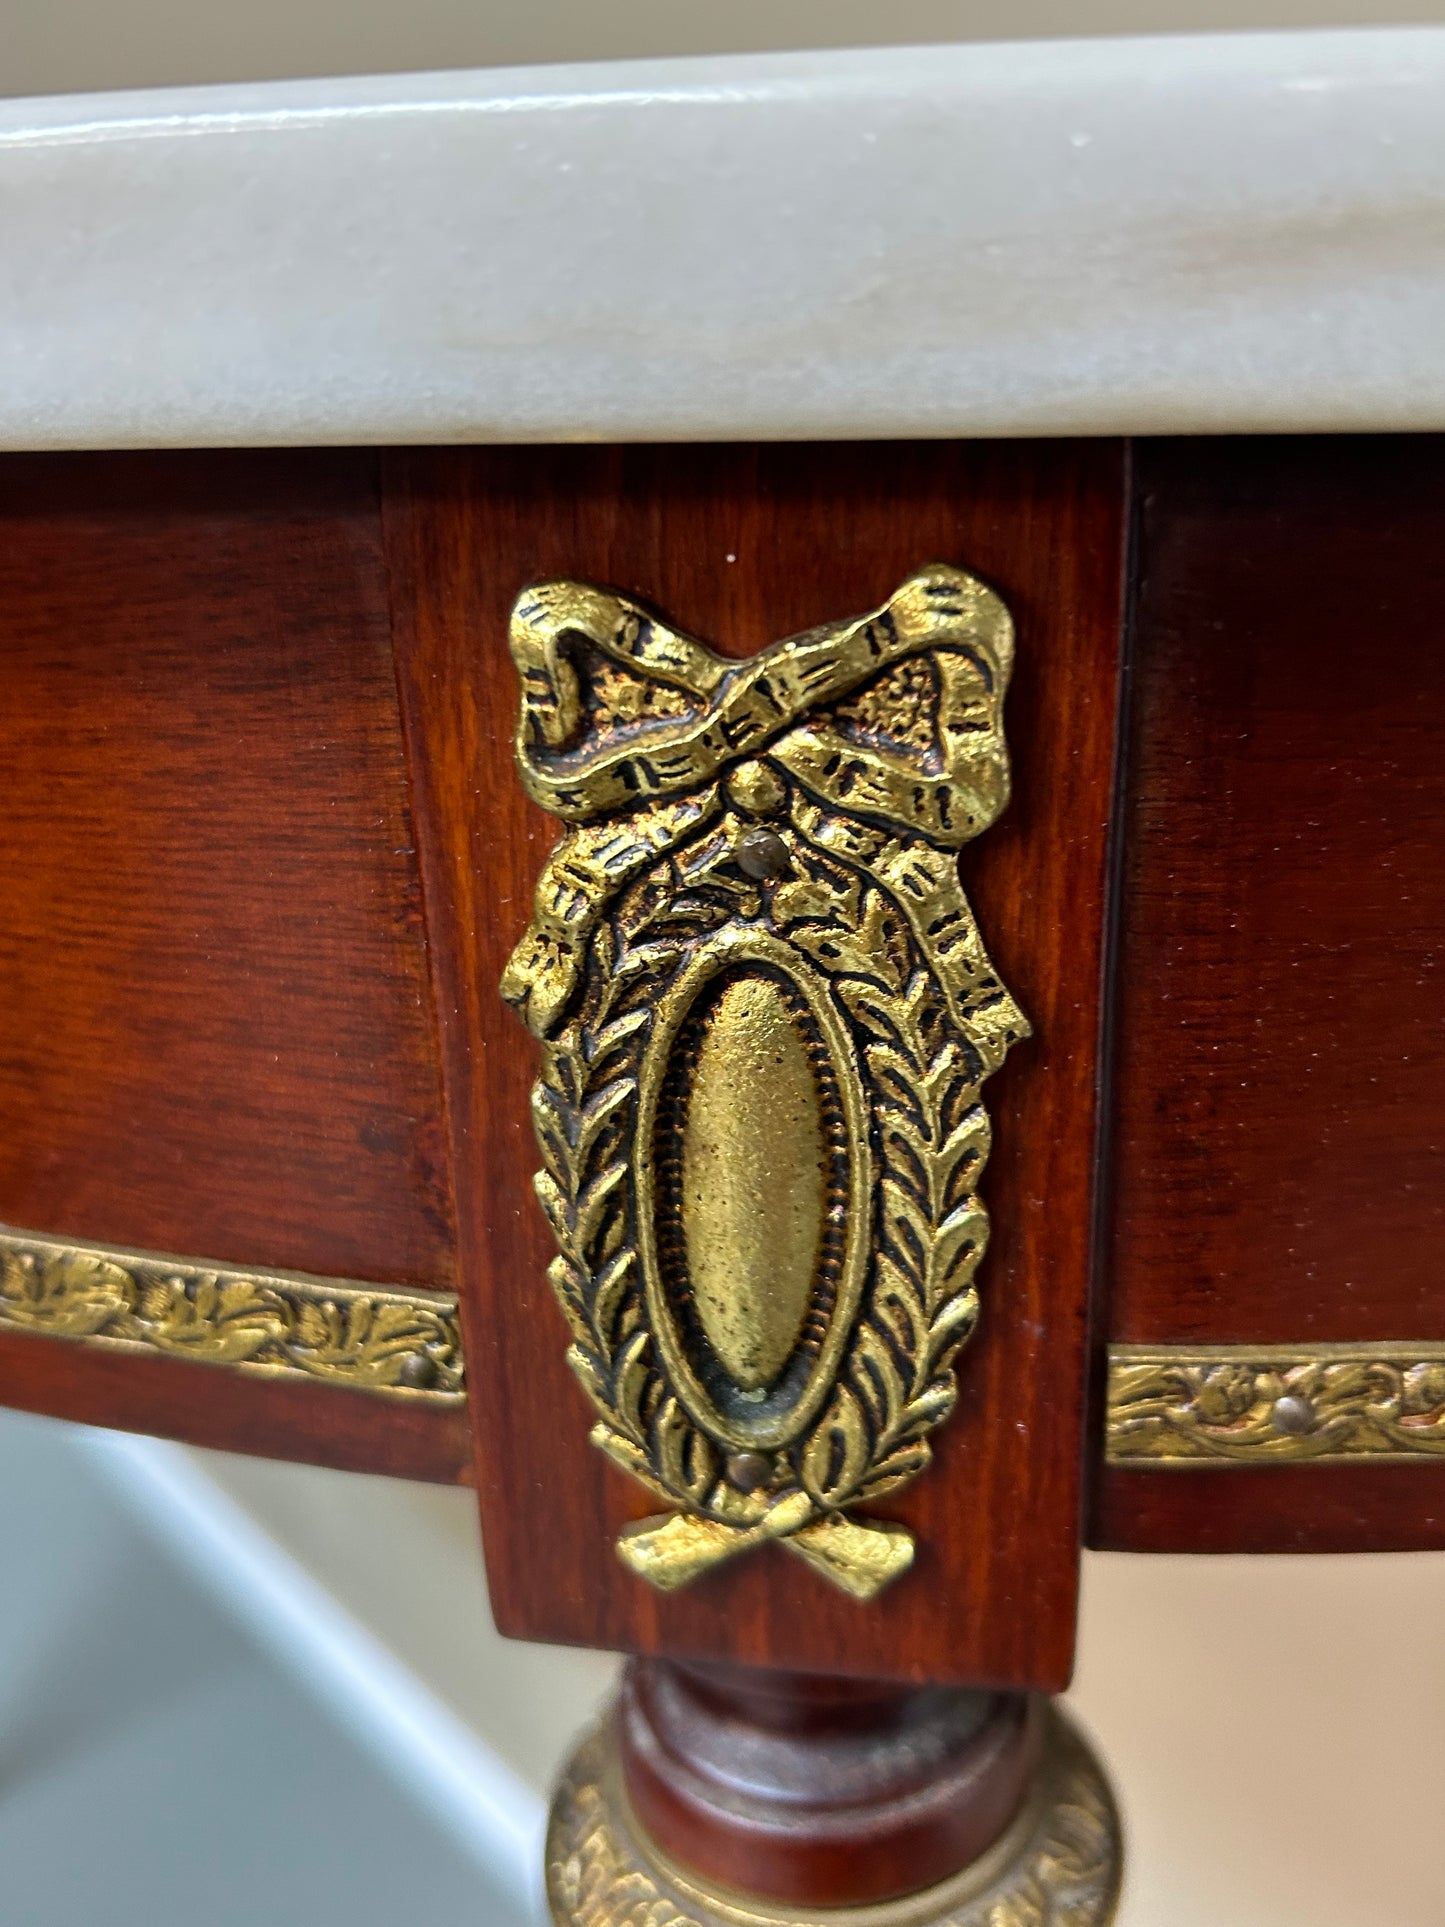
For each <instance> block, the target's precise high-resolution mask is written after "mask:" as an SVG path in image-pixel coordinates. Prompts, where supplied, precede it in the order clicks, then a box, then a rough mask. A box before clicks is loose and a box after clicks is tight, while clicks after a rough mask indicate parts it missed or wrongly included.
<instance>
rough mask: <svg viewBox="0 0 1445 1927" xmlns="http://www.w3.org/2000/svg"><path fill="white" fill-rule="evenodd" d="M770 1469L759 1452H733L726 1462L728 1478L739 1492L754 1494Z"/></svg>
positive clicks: (765, 1480)
mask: <svg viewBox="0 0 1445 1927" xmlns="http://www.w3.org/2000/svg"><path fill="white" fill-rule="evenodd" d="M772 1469H773V1468H772V1466H771V1465H770V1464H769V1463H768V1461H767V1460H766V1459H765V1458H764V1457H763V1455H762V1453H761V1452H734V1453H733V1455H732V1457H731V1458H730V1459H729V1460H728V1478H729V1479H730V1480H731V1481H732V1483H733V1484H734V1485H735V1486H736V1487H737V1489H738V1491H739V1492H756V1491H757V1489H758V1487H759V1486H760V1485H766V1483H767V1479H768V1474H769V1473H770V1472H771V1471H772Z"/></svg>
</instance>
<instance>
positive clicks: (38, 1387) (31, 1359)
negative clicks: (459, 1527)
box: [0, 1332, 472, 1485]
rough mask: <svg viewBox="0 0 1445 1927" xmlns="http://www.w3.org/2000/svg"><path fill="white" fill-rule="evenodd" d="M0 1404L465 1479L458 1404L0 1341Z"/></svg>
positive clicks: (23, 1338) (264, 1453) (231, 1448)
mask: <svg viewBox="0 0 1445 1927" xmlns="http://www.w3.org/2000/svg"><path fill="white" fill-rule="evenodd" d="M0 1405H12V1406H15V1407H16V1408H17V1409H18V1410H20V1411H23V1412H44V1413H46V1414H47V1415H48V1416H49V1417H51V1418H68V1419H75V1420H77V1421H79V1422H80V1423H82V1424H87V1425H107V1426H112V1427H115V1428H116V1429H118V1430H120V1431H123V1432H149V1433H152V1434H157V1435H159V1436H161V1437H164V1438H171V1439H181V1440H183V1441H184V1442H185V1443H186V1444H187V1445H211V1446H217V1447H219V1448H220V1449H221V1450H223V1451H227V1452H250V1453H253V1454H254V1455H255V1456H257V1457H258V1458H267V1459H289V1460H292V1461H295V1462H298V1463H300V1464H304V1465H330V1466H336V1467H338V1468H339V1469H340V1470H342V1471H344V1472H385V1473H387V1474H389V1475H390V1476H391V1477H392V1478H397V1479H424V1480H428V1481H430V1482H431V1483H433V1484H436V1485H467V1484H469V1483H470V1481H471V1474H472V1468H471V1456H472V1435H471V1429H470V1427H469V1426H468V1424H467V1411H466V1407H465V1406H462V1405H459V1406H453V1407H444V1408H440V1409H438V1408H437V1407H434V1406H430V1407H429V1406H421V1405H415V1404H407V1403H403V1402H401V1401H396V1402H390V1401H388V1402H387V1403H382V1402H381V1401H380V1400H379V1399H377V1398H374V1397H373V1396H372V1395H371V1394H369V1393H366V1392H353V1391H346V1390H344V1389H342V1388H340V1387H336V1386H330V1385H313V1384H308V1383H307V1382H305V1381H304V1380H300V1379H298V1380H296V1381H294V1382H293V1381H291V1380H289V1379H288V1380H281V1379H268V1378H249V1377H240V1376H238V1375H237V1374H234V1373H231V1372H223V1371H220V1370H217V1369H215V1368H212V1367H209V1366H206V1365H193V1364H189V1363H187V1362H186V1361H185V1360H177V1359H171V1358H159V1357H157V1358H145V1357H138V1356H136V1355H135V1354H133V1353H122V1352H114V1351H101V1350H99V1349H96V1350H91V1349H90V1348H89V1347H87V1346H83V1345H76V1344H72V1343H70V1342H69V1341H68V1340H66V1339H59V1338H32V1337H31V1336H29V1335H28V1334H23V1333H17V1332H0Z"/></svg>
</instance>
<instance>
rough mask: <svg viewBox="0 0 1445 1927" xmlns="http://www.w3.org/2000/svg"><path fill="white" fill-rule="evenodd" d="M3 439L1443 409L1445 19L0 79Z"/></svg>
mask: <svg viewBox="0 0 1445 1927" xmlns="http://www.w3.org/2000/svg"><path fill="white" fill-rule="evenodd" d="M0 367H3V370H4V376H3V380H0V446H8V447H11V448H76V447H121V446H144V445H152V446H167V445H224V444H238V443H262V442H271V443H315V442H399V441H473V440H475V441H514V440H591V439H632V440H638V439H654V438H656V439H709V438H716V439H734V438H751V437H766V438H794V437H808V436H823V437H845V436H864V437H867V436H888V435H900V436H938V435H960V434H972V435H1022V434H1033V433H1041V434H1060V433H1069V432H1074V431H1079V432H1083V433H1110V434H1112V433H1126V432H1128V433H1153V432H1161V431H1171V432H1172V431H1189V430H1215V431H1247V430H1261V429H1298V430H1305V429H1327V428H1384V429H1410V428H1440V427H1445V28H1419V29H1391V30H1380V31H1375V30H1370V31H1361V32H1343V33H1310V34H1274V35H1269V34H1261V35H1220V36H1213V37H1202V38H1187V37H1179V38H1171V39H1157V40H1114V41H1108V40H1106V41H1075V42H1041V43H1032V44H1026V45H1025V44H1015V45H997V44H995V45H989V46H950V47H941V48H895V49H884V50H877V49H874V50H871V51H868V52H860V53H811V54H798V55H760V56H738V57H730V58H719V59H711V60H693V61H657V62H649V63H629V64H617V65H607V66H592V67H571V68H558V67H550V68H535V69H529V70H513V71H490V72H480V73H470V74H445V75H430V76H409V77H404V78H391V79H384V80H377V79H369V80H346V81H319V82H318V81H310V82H297V83H287V84H279V85H268V86H256V87H243V88H236V87H228V88H217V89H197V90H190V91H185V92H173V93H153V94H130V95H110V96H90V97H83V98H71V99H57V100H23V101H15V102H11V103H8V104H0Z"/></svg>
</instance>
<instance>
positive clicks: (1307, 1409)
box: [1269, 1392, 1315, 1434]
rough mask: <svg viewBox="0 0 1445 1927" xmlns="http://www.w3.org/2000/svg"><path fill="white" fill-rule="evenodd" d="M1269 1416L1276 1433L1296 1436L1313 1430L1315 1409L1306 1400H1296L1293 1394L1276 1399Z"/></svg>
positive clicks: (1287, 1393) (1289, 1393)
mask: <svg viewBox="0 0 1445 1927" xmlns="http://www.w3.org/2000/svg"><path fill="white" fill-rule="evenodd" d="M1269 1416H1270V1423H1271V1424H1272V1425H1273V1426H1274V1429H1275V1431H1276V1432H1290V1433H1294V1434H1298V1433H1301V1432H1310V1431H1313V1430H1314V1423H1315V1408H1314V1407H1313V1406H1312V1405H1311V1404H1310V1402H1309V1400H1308V1399H1307V1398H1297V1397H1296V1396H1295V1394H1294V1393H1293V1392H1286V1393H1285V1395H1284V1397H1283V1398H1277V1399H1276V1400H1275V1402H1274V1406H1273V1408H1272V1410H1271V1412H1270V1415H1269Z"/></svg>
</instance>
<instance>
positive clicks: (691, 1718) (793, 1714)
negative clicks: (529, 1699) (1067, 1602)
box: [547, 1659, 1120, 1927]
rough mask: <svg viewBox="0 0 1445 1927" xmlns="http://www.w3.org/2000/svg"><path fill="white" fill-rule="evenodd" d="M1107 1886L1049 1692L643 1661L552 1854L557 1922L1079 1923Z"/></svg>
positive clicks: (1111, 1870)
mask: <svg viewBox="0 0 1445 1927" xmlns="http://www.w3.org/2000/svg"><path fill="white" fill-rule="evenodd" d="M1119 1870H1120V1850H1119V1828H1118V1822H1117V1818H1116V1814H1115V1810H1114V1804H1113V1800H1112V1798H1111V1795H1110V1792H1109V1789H1108V1786H1107V1783H1106V1781H1105V1779H1104V1776H1103V1774H1102V1772H1101V1770H1100V1768H1099V1765H1098V1763H1097V1761H1096V1760H1095V1759H1094V1757H1093V1755H1092V1754H1091V1752H1090V1751H1089V1749H1088V1748H1087V1746H1086V1745H1085V1743H1084V1742H1083V1740H1082V1739H1081V1738H1080V1736H1079V1734H1078V1733H1077V1732H1076V1731H1075V1730H1074V1729H1073V1728H1072V1727H1071V1726H1070V1725H1068V1724H1067V1722H1066V1721H1065V1720H1064V1719H1063V1717H1062V1716H1061V1715H1060V1714H1059V1712H1058V1711H1057V1710H1056V1709H1055V1708H1054V1706H1053V1705H1052V1704H1051V1702H1049V1701H1048V1700H1047V1699H1045V1698H1042V1697H1032V1696H1029V1695H1025V1694H1022V1693H996V1692H986V1691H974V1690H969V1689H966V1688H962V1687H899V1686H898V1685H896V1684H892V1683H888V1682H880V1681H871V1680H843V1679H827V1678H820V1677H816V1676H811V1675H806V1674H799V1673H765V1672H762V1671H758V1670H754V1669H749V1668H744V1667H736V1666H726V1665H696V1664H684V1663H681V1662H676V1661H670V1660H657V1659H636V1660H633V1661H631V1662H630V1664H629V1665H628V1667H627V1669H626V1672H625V1673H624V1676H623V1681H622V1687H621V1691H620V1693H619V1695H618V1698H617V1702H616V1704H615V1706H614V1707H613V1709H612V1711H611V1713H610V1714H609V1716H608V1718H607V1720H606V1721H605V1722H604V1724H603V1725H602V1727H601V1728H599V1729H598V1730H597V1731H595V1732H594V1733H592V1734H590V1735H589V1736H588V1737H587V1738H586V1739H584V1741H583V1742H582V1744H581V1746H580V1747H579V1748H578V1750H577V1752H576V1753H575V1754H574V1755H573V1757H572V1759H571V1761H570V1762H569V1764H568V1767H567V1770H566V1772H565V1774H564V1776H563V1779H562V1782H561V1785H560V1787H559V1789H558V1792H557V1797H556V1800H555V1802H554V1805H553V1811H552V1822H551V1828H550V1833H549V1839H548V1851H547V1878H548V1892H549V1897H550V1900H551V1904H552V1910H553V1916H554V1919H555V1920H556V1921H557V1922H558V1923H559V1927H620V1924H621V1923H623V1922H630V1921H633V1920H637V1919H646V1920H647V1921H648V1922H649V1923H651V1922H652V1921H653V1920H654V1918H655V1919H656V1920H658V1921H659V1922H663V1921H665V1922H668V1923H669V1924H670V1927H671V1924H672V1923H677V1927H681V1923H682V1922H683V1921H688V1922H696V1923H697V1924H698V1927H712V1924H713V1923H719V1927H740V1924H741V1923H744V1922H753V1921H756V1922H771V1921H780V1922H781V1921H785V1920H786V1921H789V1922H799V1921H808V1920H812V1919H813V1918H814V1917H815V1916H818V1917H821V1916H823V1915H826V1916H827V1917H828V1918H837V1910H838V1909H840V1908H841V1909H843V1910H845V1914H846V1916H847V1917H849V1918H854V1917H856V1918H858V1919H859V1920H860V1921H861V1920H863V1919H866V1920H867V1921H868V1922H869V1923H874V1922H876V1923H877V1927H903V1923H916V1924H917V1927H934V1923H936V1924H937V1927H975V1924H976V1927H985V1923H993V1922H994V1921H996V1920H997V1919H998V1918H999V1916H998V1913H997V1911H996V1910H998V1909H999V1908H1000V1907H1003V1906H1005V1904H1006V1903H1009V1902H1013V1903H1014V1904H1016V1905H1017V1906H1018V1907H1019V1908H1025V1909H1026V1908H1029V1907H1032V1908H1033V1910H1034V1911H1033V1912H1023V1913H1020V1914H1019V1915H1018V1918H1019V1919H1020V1920H1023V1919H1028V1920H1031V1921H1032V1920H1038V1921H1046V1920H1053V1919H1055V1918H1059V1919H1065V1918H1066V1919H1067V1920H1068V1921H1069V1922H1070V1927H1093V1923H1104V1922H1107V1921H1108V1920H1110V1919H1111V1918H1112V1916H1113V1912H1114V1907H1115V1902H1116V1899H1117V1895H1118V1884H1119ZM649 1908H656V1909H657V1912H656V1913H655V1915H654V1913H652V1912H649V1911H648V1909H649ZM668 1908H671V1909H673V1910H675V1911H674V1912H669V1911H667V1909H668ZM1003 1918H1005V1919H1009V1920H1012V1919H1013V1918H1014V1916H1013V1915H1010V1914H1005V1915H1004V1916H1003Z"/></svg>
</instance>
